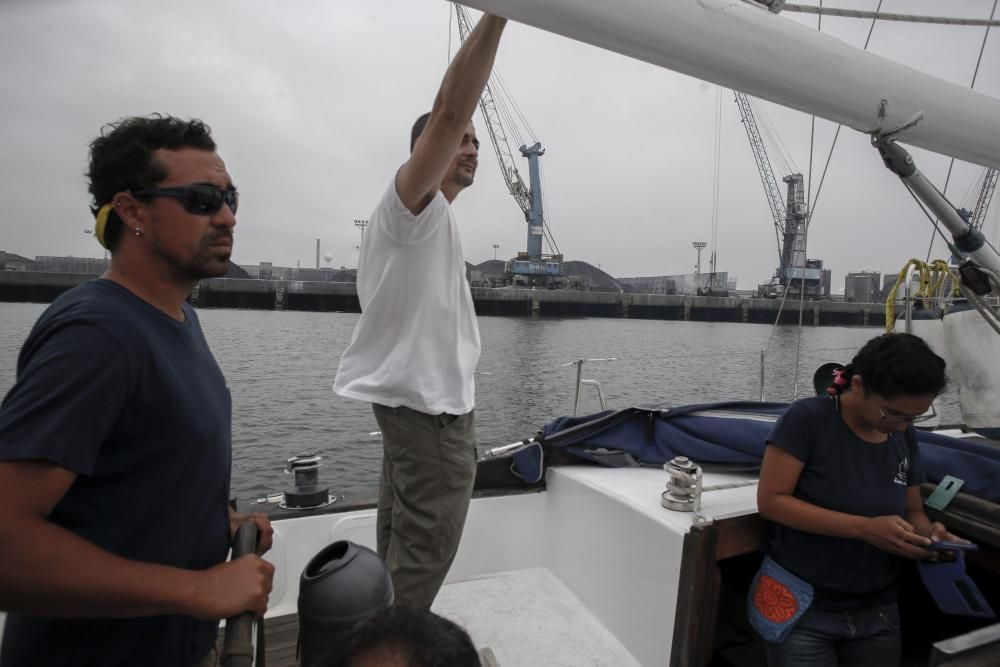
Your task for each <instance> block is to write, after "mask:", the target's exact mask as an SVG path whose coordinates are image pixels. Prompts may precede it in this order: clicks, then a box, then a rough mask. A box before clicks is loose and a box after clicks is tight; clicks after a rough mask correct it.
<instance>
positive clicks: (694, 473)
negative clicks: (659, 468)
mask: <svg viewBox="0 0 1000 667" xmlns="http://www.w3.org/2000/svg"><path fill="white" fill-rule="evenodd" d="M663 469H664V470H665V471H666V472H667V490H666V491H664V492H663V493H662V494H661V496H660V504H661V505H663V506H664V507H666V508H667V509H668V510H675V511H677V512H697V511H699V510H700V509H701V491H702V486H701V479H702V471H701V467H700V466H699V465H698V464H697V463H695V462H694V461H692V460H691V459H689V458H688V457H686V456H675V457H674V458H672V459H671V460H670V461H667V462H666V463H664V464H663Z"/></svg>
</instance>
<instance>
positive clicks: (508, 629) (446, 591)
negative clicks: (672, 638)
mask: <svg viewBox="0 0 1000 667" xmlns="http://www.w3.org/2000/svg"><path fill="white" fill-rule="evenodd" d="M433 611H435V612H436V613H438V614H441V615H442V616H444V617H446V618H449V619H451V620H453V621H455V622H456V623H458V624H459V625H461V626H462V627H463V628H465V629H466V630H467V631H468V632H469V635H470V636H471V637H472V641H473V643H475V645H476V647H477V648H480V649H482V648H485V647H489V648H490V649H491V650H492V651H493V654H494V655H495V656H496V659H497V662H498V663H499V664H500V667H517V666H523V667H534V666H538V667H583V666H585V665H594V666H595V667H597V666H602V667H603V666H607V665H614V666H615V667H632V666H635V667H639V664H640V663H639V662H638V661H637V660H636V659H635V658H634V657H633V656H632V654H630V653H629V652H628V650H627V649H626V648H625V647H624V646H623V645H622V644H621V642H619V641H618V639H616V638H615V636H614V635H613V634H611V632H609V631H608V629H607V628H605V627H604V625H603V624H602V623H601V622H600V621H599V620H598V619H597V618H596V617H595V616H594V615H593V614H592V613H591V612H590V611H589V610H588V609H587V608H586V607H585V606H584V605H583V603H582V602H580V600H578V599H577V598H576V597H575V596H574V595H573V594H572V593H571V592H570V591H569V590H568V589H567V588H566V587H565V586H564V585H563V584H562V583H561V582H560V581H559V580H558V579H557V578H556V577H555V576H553V574H552V573H551V572H549V571H548V570H546V569H544V568H529V569H526V570H516V571H513V572H501V573H498V574H494V575H489V576H486V577H481V578H476V579H469V580H466V581H459V582H455V583H451V584H447V585H445V586H444V588H442V589H441V592H440V594H438V597H437V600H436V601H435V602H434V607H433Z"/></svg>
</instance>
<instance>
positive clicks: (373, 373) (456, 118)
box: [334, 15, 505, 608]
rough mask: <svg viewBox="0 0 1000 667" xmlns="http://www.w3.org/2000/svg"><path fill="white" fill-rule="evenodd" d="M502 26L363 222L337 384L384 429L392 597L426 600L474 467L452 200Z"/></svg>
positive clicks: (470, 51) (383, 486) (447, 87)
mask: <svg viewBox="0 0 1000 667" xmlns="http://www.w3.org/2000/svg"><path fill="white" fill-rule="evenodd" d="M504 25H505V21H504V20H503V19H501V18H497V17H494V16H489V15H485V16H484V17H483V18H482V19H481V20H480V22H479V25H477V26H476V28H475V30H473V31H472V33H471V34H470V35H469V37H468V39H467V40H466V41H465V43H464V44H463V45H462V47H461V48H460V49H459V50H458V52H457V53H456V54H455V58H454V60H452V62H451V65H449V67H448V70H447V71H446V72H445V75H444V81H443V82H442V83H441V88H440V90H439V91H438V94H437V97H436V98H435V100H434V105H433V107H432V109H431V112H430V113H429V114H426V115H424V116H421V117H420V118H419V119H418V120H417V122H416V124H415V125H414V127H413V130H412V132H411V140H410V157H409V159H408V160H407V161H406V162H405V163H404V164H403V166H402V167H400V168H399V171H397V172H396V174H395V177H394V179H393V181H392V182H391V183H390V184H389V187H388V188H387V190H386V193H385V195H384V196H383V198H382V200H381V201H380V202H379V204H378V205H377V206H376V208H375V211H374V212H373V213H372V214H371V216H370V217H369V224H368V233H367V235H366V236H365V240H364V244H363V246H362V248H361V257H360V259H359V263H358V298H359V299H360V301H361V310H362V314H361V318H360V319H359V320H358V324H357V327H356V328H355V330H354V336H353V338H352V340H351V345H350V346H349V347H348V348H347V350H346V351H345V352H344V355H343V357H342V358H341V361H340V367H339V368H338V370H337V377H336V380H335V381H334V391H336V392H337V393H338V394H340V395H341V396H345V397H347V398H352V399H357V400H363V401H368V402H370V403H372V407H373V411H374V413H375V418H376V420H377V421H378V424H379V427H380V428H381V430H382V444H383V463H382V475H381V480H380V484H379V503H378V519H377V528H376V534H377V542H378V553H379V555H380V556H381V557H382V558H383V559H384V560H385V562H386V566H387V567H388V569H389V573H390V575H391V576H392V583H393V587H394V589H395V594H396V602H397V603H400V604H405V605H409V606H414V607H425V608H426V607H430V606H431V603H432V602H433V601H434V598H435V596H436V595H437V592H438V590H439V589H440V587H441V584H442V583H443V582H444V578H445V575H447V573H448V569H449V568H450V567H451V563H452V561H453V560H454V558H455V554H456V552H457V550H458V544H459V541H460V539H461V536H462V530H463V527H464V524H465V517H466V513H467V511H468V508H469V500H470V498H471V496H472V487H473V482H474V480H475V474H476V433H475V424H474V421H473V407H474V404H475V385H474V383H473V374H474V373H475V370H476V364H477V363H478V361H479V349H480V348H479V328H478V324H477V322H476V313H475V309H474V308H473V304H472V296H471V293H470V291H469V284H468V282H467V281H466V279H465V259H464V257H463V255H462V247H461V242H460V240H459V234H458V226H457V224H456V222H455V216H454V213H453V211H452V208H451V202H453V201H454V200H455V198H456V197H457V196H458V194H459V193H460V192H461V191H462V190H463V189H465V188H466V187H468V186H469V185H471V184H472V181H473V178H474V176H475V172H476V167H477V165H478V158H479V151H478V147H479V140H478V139H477V138H476V130H475V128H474V127H473V126H472V123H471V118H472V112H473V111H474V110H475V107H476V103H477V102H478V100H479V96H480V94H481V93H482V91H483V88H484V87H485V85H486V80H487V79H488V78H489V75H490V70H491V69H492V67H493V59H494V57H495V55H496V51H497V47H498V45H499V42H500V35H501V33H502V32H503V29H504Z"/></svg>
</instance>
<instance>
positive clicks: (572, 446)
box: [513, 401, 1000, 503]
mask: <svg viewBox="0 0 1000 667" xmlns="http://www.w3.org/2000/svg"><path fill="white" fill-rule="evenodd" d="M788 405H789V404H788V403H759V402H752V401H738V402H728V403H704V404H699V405H684V406H673V407H671V406H666V405H643V406H637V407H633V408H626V409H624V410H618V411H606V412H599V413H596V414H592V415H587V416H584V417H560V418H559V419H556V420H555V421H552V422H550V423H548V424H546V425H545V427H544V428H543V430H542V435H541V437H540V438H536V439H537V440H539V441H540V442H541V443H542V444H544V445H546V446H548V447H557V448H559V449H560V450H562V451H565V452H568V453H571V454H573V455H575V456H578V457H580V458H583V459H586V460H588V461H593V462H596V463H600V464H602V465H609V466H614V467H624V466H660V465H663V464H664V463H666V462H667V461H669V460H670V459H672V458H673V457H675V456H686V457H688V458H690V459H692V460H693V461H696V462H698V463H699V464H701V465H702V466H706V465H707V466H709V467H711V466H715V465H719V466H733V465H735V466H759V465H760V462H761V459H762V458H763V456H764V447H765V444H766V439H767V436H768V434H769V433H770V432H771V428H772V426H773V425H774V422H775V421H776V420H777V418H778V417H779V416H781V414H782V413H783V412H784V411H785V410H786V409H787V408H788ZM917 440H918V442H919V444H920V456H921V459H922V460H923V463H924V469H925V470H926V472H927V481H929V482H935V483H937V482H940V481H941V479H942V478H943V477H944V476H945V475H952V476H954V477H957V478H959V479H961V480H964V481H965V485H964V486H963V487H962V491H963V492H964V493H968V494H971V495H973V496H976V497H978V498H982V499H984V500H989V501H991V502H994V503H1000V447H998V446H991V445H989V444H983V443H982V441H979V442H977V441H974V440H969V439H963V438H951V437H948V436H945V435H940V434H937V433H930V432H927V431H921V430H919V429H918V430H917ZM513 469H514V472H515V473H516V474H517V475H519V476H520V477H522V478H523V479H525V480H526V481H528V482H537V481H538V480H540V479H541V478H542V475H543V451H542V446H541V444H539V445H536V446H533V447H530V448H528V449H525V450H523V451H521V452H519V453H517V454H515V455H514V464H513Z"/></svg>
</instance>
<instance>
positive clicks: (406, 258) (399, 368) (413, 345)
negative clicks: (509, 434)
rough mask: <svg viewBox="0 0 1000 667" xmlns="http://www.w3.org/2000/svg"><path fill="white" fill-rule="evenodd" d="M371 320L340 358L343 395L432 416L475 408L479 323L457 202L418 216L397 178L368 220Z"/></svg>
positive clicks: (365, 303) (365, 255)
mask: <svg viewBox="0 0 1000 667" xmlns="http://www.w3.org/2000/svg"><path fill="white" fill-rule="evenodd" d="M358 299H359V300H360V302H361V319H359V320H358V324H357V326H356V327H355V328H354V335H353V336H352V338H351V344H350V346H348V348H347V350H346V351H345V352H344V356H343V357H341V359H340V368H338V369H337V377H336V379H335V380H334V382H333V390H334V391H335V392H337V393H338V394H340V395H341V396H344V397H347V398H354V399H358V400H362V401H370V402H372V403H380V404H382V405H387V406H389V407H399V406H405V407H408V408H412V409H414V410H419V411H420V412H424V413H427V414H440V413H442V412H447V413H450V414H465V413H466V412H469V411H471V410H472V408H473V407H474V406H475V393H476V391H475V381H474V379H473V373H475V370H476V364H477V363H479V325H478V323H477V322H476V312H475V309H474V307H473V305H472V294H471V292H470V291H469V283H468V281H467V280H466V279H465V259H464V257H463V256H462V244H461V240H460V239H459V235H458V226H457V225H456V224H455V216H454V214H453V213H452V210H451V205H450V204H449V203H448V200H447V199H446V198H445V196H444V195H443V194H442V193H441V192H438V193H437V195H435V197H434V199H433V200H431V202H430V203H429V204H428V205H427V207H426V208H424V210H423V211H421V212H420V215H416V216H415V215H413V214H412V213H411V212H410V211H409V209H407V208H406V206H405V205H404V204H403V202H402V200H401V199H400V198H399V194H397V192H396V185H395V179H393V182H392V183H390V184H389V189H388V190H387V191H386V193H385V196H384V197H383V198H382V201H381V202H379V204H378V206H376V207H375V211H374V212H373V213H372V215H371V217H370V218H369V221H368V233H367V234H366V235H365V240H364V243H363V244H362V246H361V257H360V259H359V260H358Z"/></svg>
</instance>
